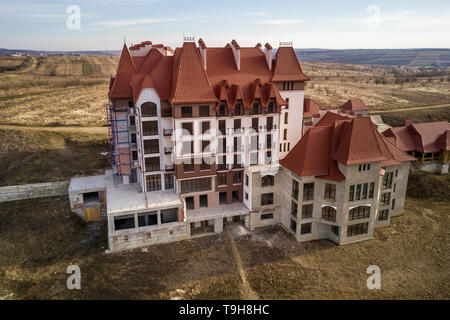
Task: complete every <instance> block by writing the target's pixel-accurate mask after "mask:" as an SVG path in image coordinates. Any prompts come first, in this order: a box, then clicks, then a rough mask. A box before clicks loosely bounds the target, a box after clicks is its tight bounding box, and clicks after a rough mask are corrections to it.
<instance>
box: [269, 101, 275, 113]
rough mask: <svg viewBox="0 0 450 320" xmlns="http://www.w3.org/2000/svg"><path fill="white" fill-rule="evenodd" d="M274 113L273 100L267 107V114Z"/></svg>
mask: <svg viewBox="0 0 450 320" xmlns="http://www.w3.org/2000/svg"><path fill="white" fill-rule="evenodd" d="M274 112H275V103H274V102H273V100H271V101H270V102H269V106H268V107H267V113H274Z"/></svg>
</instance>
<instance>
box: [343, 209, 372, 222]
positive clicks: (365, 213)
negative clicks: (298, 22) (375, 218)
mask: <svg viewBox="0 0 450 320" xmlns="http://www.w3.org/2000/svg"><path fill="white" fill-rule="evenodd" d="M369 217H370V207H369V206H359V207H356V208H352V209H350V210H349V212H348V220H349V221H352V220H358V219H366V218H369Z"/></svg>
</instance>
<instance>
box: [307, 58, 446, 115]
mask: <svg viewBox="0 0 450 320" xmlns="http://www.w3.org/2000/svg"><path fill="white" fill-rule="evenodd" d="M302 68H303V72H305V73H306V74H307V75H308V76H309V77H310V78H311V80H312V81H310V82H308V84H307V87H306V90H305V91H306V93H305V94H306V96H308V97H310V98H312V99H314V100H316V101H317V102H318V103H319V104H323V105H341V104H342V103H344V102H345V101H347V100H348V99H350V98H361V99H362V100H363V101H364V102H365V103H366V104H367V105H368V106H369V107H370V109H371V110H391V109H399V108H408V107H417V106H429V105H436V104H446V103H450V68H440V69H434V70H431V71H421V70H420V69H419V68H405V67H402V68H400V67H382V66H367V65H348V64H336V63H322V62H303V63H302Z"/></svg>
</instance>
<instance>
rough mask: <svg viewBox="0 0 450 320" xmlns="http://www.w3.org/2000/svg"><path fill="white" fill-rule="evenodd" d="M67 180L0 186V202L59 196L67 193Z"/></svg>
mask: <svg viewBox="0 0 450 320" xmlns="http://www.w3.org/2000/svg"><path fill="white" fill-rule="evenodd" d="M69 183H70V182H69V181H57V182H45V183H34V184H24V185H16V186H7V187H1V188H0V202H6V201H15V200H25V199H32V198H42V197H53V196H61V195H65V194H67V193H68V189H69Z"/></svg>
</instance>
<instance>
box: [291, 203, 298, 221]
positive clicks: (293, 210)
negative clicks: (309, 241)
mask: <svg viewBox="0 0 450 320" xmlns="http://www.w3.org/2000/svg"><path fill="white" fill-rule="evenodd" d="M297 212H298V204H297V202H295V201H294V200H292V201H291V215H293V216H294V217H296V218H297Z"/></svg>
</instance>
